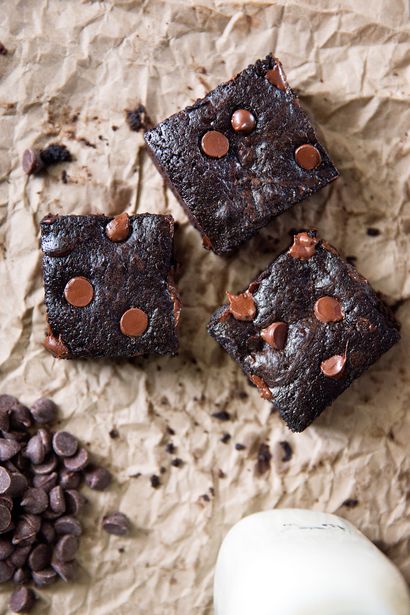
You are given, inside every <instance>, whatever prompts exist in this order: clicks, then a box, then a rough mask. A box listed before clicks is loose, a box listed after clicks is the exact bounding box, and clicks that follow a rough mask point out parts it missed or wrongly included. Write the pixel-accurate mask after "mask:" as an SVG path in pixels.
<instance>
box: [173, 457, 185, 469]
mask: <svg viewBox="0 0 410 615" xmlns="http://www.w3.org/2000/svg"><path fill="white" fill-rule="evenodd" d="M171 465H172V466H174V467H175V468H181V467H182V466H183V465H184V462H183V461H182V459H180V458H179V457H175V459H173V460H172V461H171Z"/></svg>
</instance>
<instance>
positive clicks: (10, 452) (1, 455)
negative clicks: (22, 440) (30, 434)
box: [0, 438, 21, 461]
mask: <svg viewBox="0 0 410 615" xmlns="http://www.w3.org/2000/svg"><path fill="white" fill-rule="evenodd" d="M20 450H21V444H19V443H18V442H17V441H16V440H5V439H3V438H0V461H7V460H8V459H11V458H12V457H14V455H17V453H18V452H19V451H20Z"/></svg>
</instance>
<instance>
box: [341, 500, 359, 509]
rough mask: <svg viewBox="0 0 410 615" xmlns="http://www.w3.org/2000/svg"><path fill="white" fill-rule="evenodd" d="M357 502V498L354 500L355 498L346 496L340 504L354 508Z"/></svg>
mask: <svg viewBox="0 0 410 615" xmlns="http://www.w3.org/2000/svg"><path fill="white" fill-rule="evenodd" d="M358 504H359V500H356V498H348V499H347V500H345V501H344V502H343V504H342V506H345V507H346V508H356V506H358Z"/></svg>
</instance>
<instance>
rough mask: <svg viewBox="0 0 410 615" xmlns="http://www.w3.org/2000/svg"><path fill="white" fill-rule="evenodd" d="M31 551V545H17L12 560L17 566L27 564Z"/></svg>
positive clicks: (20, 566)
mask: <svg viewBox="0 0 410 615" xmlns="http://www.w3.org/2000/svg"><path fill="white" fill-rule="evenodd" d="M30 551H31V545H28V546H26V547H15V550H14V552H13V553H12V555H11V556H10V562H11V563H12V564H13V566H15V567H16V568H22V567H23V566H24V565H25V563H26V561H27V558H28V556H29V555H30Z"/></svg>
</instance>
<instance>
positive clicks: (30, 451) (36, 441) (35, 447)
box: [24, 432, 47, 465]
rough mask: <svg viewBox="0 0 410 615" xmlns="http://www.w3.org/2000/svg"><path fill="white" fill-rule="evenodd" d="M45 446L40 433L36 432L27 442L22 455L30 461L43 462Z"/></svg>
mask: <svg viewBox="0 0 410 615" xmlns="http://www.w3.org/2000/svg"><path fill="white" fill-rule="evenodd" d="M46 452H47V451H46V447H45V446H44V442H43V439H42V437H41V436H40V434H39V433H38V432H37V433H36V434H35V435H34V436H33V437H32V438H30V440H29V441H28V443H27V446H26V448H25V451H24V456H25V457H27V458H28V459H30V461H31V463H34V464H36V465H39V464H41V463H43V461H44V458H45V456H46Z"/></svg>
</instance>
